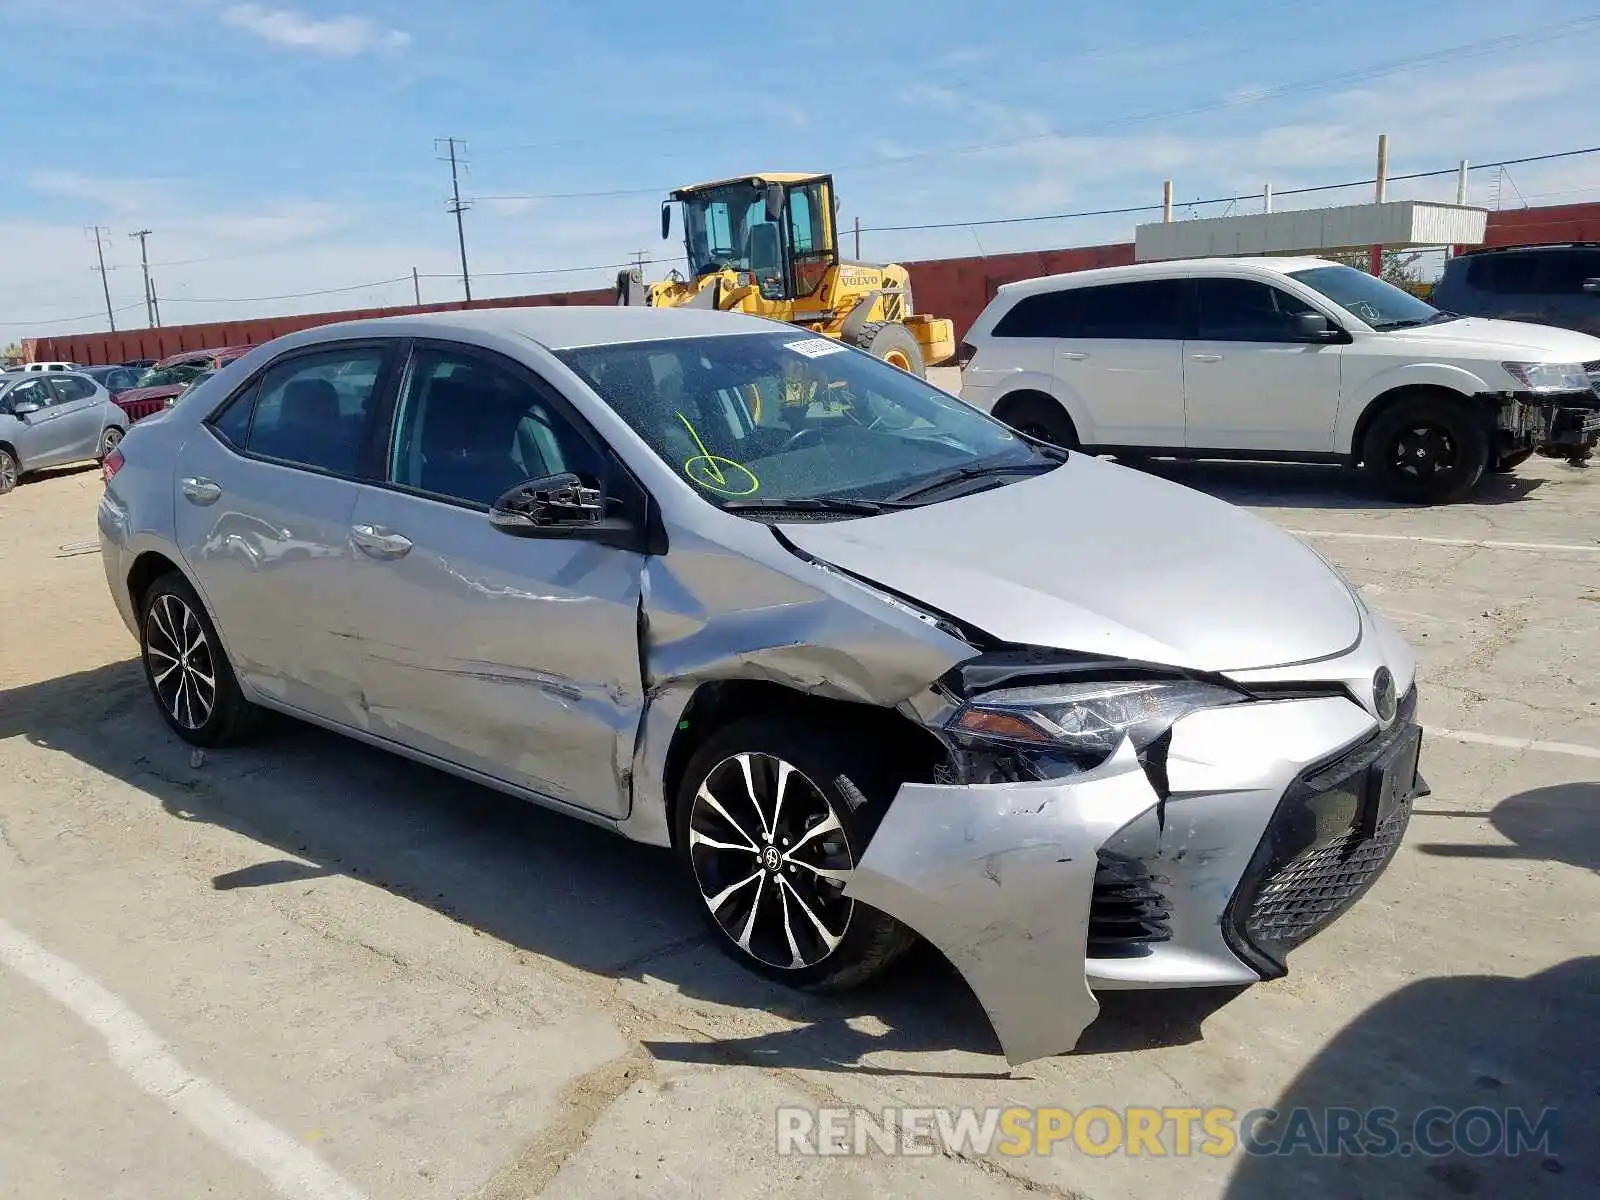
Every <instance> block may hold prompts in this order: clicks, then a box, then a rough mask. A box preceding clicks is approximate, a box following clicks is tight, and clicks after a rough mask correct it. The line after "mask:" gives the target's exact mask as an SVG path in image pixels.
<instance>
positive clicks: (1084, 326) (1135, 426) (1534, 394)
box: [959, 258, 1600, 501]
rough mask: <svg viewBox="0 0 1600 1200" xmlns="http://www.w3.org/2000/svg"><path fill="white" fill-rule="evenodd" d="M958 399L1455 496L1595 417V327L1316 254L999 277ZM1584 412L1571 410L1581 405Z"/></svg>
mask: <svg viewBox="0 0 1600 1200" xmlns="http://www.w3.org/2000/svg"><path fill="white" fill-rule="evenodd" d="M959 358H960V362H961V366H962V381H961V397H962V399H963V400H966V401H967V402H968V403H970V404H973V405H975V406H976V407H978V408H980V409H983V410H985V411H987V412H992V413H993V414H994V415H995V416H997V417H999V418H1000V419H1001V420H1003V421H1005V422H1006V423H1007V424H1009V425H1011V426H1013V427H1014V428H1016V429H1018V430H1020V431H1022V432H1024V433H1027V434H1030V435H1032V436H1035V437H1039V438H1043V439H1045V440H1047V441H1051V442H1054V443H1056V444H1058V445H1065V446H1068V447H1074V448H1079V447H1081V448H1082V449H1084V450H1087V451H1089V452H1091V453H1097V454H1100V453H1107V454H1123V455H1129V456H1134V455H1139V454H1141V453H1142V454H1156V455H1160V456H1166V457H1183V458H1247V459H1265V460H1277V461H1285V462H1340V463H1349V464H1361V465H1363V466H1364V467H1365V468H1366V469H1367V471H1368V472H1369V473H1370V475H1371V476H1372V477H1373V479H1374V480H1375V482H1377V484H1378V485H1379V486H1380V487H1381V489H1382V490H1383V491H1384V492H1385V493H1386V494H1388V495H1390V496H1392V497H1394V498H1396V499H1403V500H1412V501H1444V500H1453V499H1459V498H1460V497H1462V496H1464V495H1466V494H1467V493H1468V492H1469V491H1471V490H1472V488H1473V487H1474V486H1475V485H1476V484H1477V482H1478V480H1479V479H1480V478H1481V477H1482V475H1483V473H1484V472H1485V471H1486V470H1512V469H1514V468H1515V467H1516V466H1517V464H1519V463H1521V462H1522V461H1523V460H1525V459H1526V458H1527V457H1528V456H1529V455H1530V454H1532V453H1533V452H1534V450H1535V449H1538V448H1540V447H1545V446H1549V445H1550V444H1551V443H1552V440H1553V436H1552V429H1553V428H1555V427H1556V424H1557V422H1556V420H1555V417H1556V413H1557V411H1558V410H1560V409H1563V408H1567V409H1577V410H1580V411H1579V412H1578V413H1577V414H1576V415H1577V416H1578V419H1577V420H1576V421H1575V422H1563V423H1562V425H1563V428H1566V429H1569V430H1570V431H1571V432H1565V433H1562V434H1560V435H1558V437H1568V436H1572V437H1578V438H1580V439H1591V440H1592V438H1593V436H1594V433H1595V431H1596V430H1597V429H1600V409H1597V408H1596V405H1595V401H1596V398H1597V396H1600V338H1594V337H1590V336H1588V335H1587V334H1581V333H1575V332H1572V331H1569V330H1565V329H1555V328H1551V327H1548V326H1542V325H1530V324H1523V323H1521V322H1516V321H1492V320H1484V319H1480V318H1476V317H1458V316H1456V315H1455V314H1453V313H1448V312H1442V311H1440V310H1439V309H1436V308H1434V307H1433V306H1432V305H1429V304H1427V303H1425V302H1424V301H1422V300H1419V299H1418V298H1417V297H1415V296H1413V295H1412V294H1411V293H1409V292H1406V291H1403V290H1402V289H1400V288H1397V287H1395V286H1393V285H1392V284H1389V283H1386V282H1384V281H1383V280H1381V279H1378V278H1376V277H1374V276H1372V275H1368V274H1366V273H1365V272H1362V271H1358V270H1355V269H1354V268H1351V267H1346V266H1341V265H1339V264H1337V263H1332V262H1328V261H1327V260H1326V259H1320V258H1224V259H1190V260H1181V261H1176V262H1163V263H1144V264H1140V265H1137V266H1131V267H1109V268H1104V269H1101V270H1093V271H1078V272H1074V273H1071V274H1065V275H1054V276H1049V277H1047V278H1042V279H1029V280H1025V281H1022V282H1018V283H1011V284H1006V285H1004V286H1003V287H1001V288H1000V290H999V292H998V294H997V295H996V296H995V298H994V299H993V300H991V301H990V302H989V304H988V306H987V307H986V308H985V309H984V310H983V312H982V313H981V314H980V315H979V317H978V320H977V322H976V323H975V324H974V325H973V327H972V329H971V330H970V331H969V332H968V334H967V336H966V339H965V341H964V342H963V343H962V346H961V351H960V356H959ZM1568 415H1573V414H1570V413H1569V414H1568Z"/></svg>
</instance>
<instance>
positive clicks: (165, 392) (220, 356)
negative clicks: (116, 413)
mask: <svg viewBox="0 0 1600 1200" xmlns="http://www.w3.org/2000/svg"><path fill="white" fill-rule="evenodd" d="M251 349H252V347H250V346H224V347H222V348H221V349H218V350H187V351H185V352H184V353H182V354H169V355H168V356H167V357H166V358H163V359H162V360H161V361H160V362H158V363H156V365H155V366H153V367H150V368H149V369H148V370H146V371H145V372H144V374H142V375H140V376H139V379H138V382H137V384H136V385H135V386H134V387H132V388H129V389H128V390H127V391H125V392H118V393H117V394H116V395H114V396H112V399H113V400H115V401H116V402H117V403H118V404H120V405H121V406H122V409H123V411H124V412H126V413H127V414H128V420H130V421H137V420H139V418H140V417H148V416H149V415H150V414H151V413H158V412H160V411H161V410H162V409H163V408H165V407H166V406H167V401H168V400H170V399H171V398H172V397H174V396H176V395H178V394H179V393H180V392H182V391H183V388H184V385H185V384H187V383H188V382H189V381H190V380H192V379H193V378H194V377H195V376H197V375H199V374H201V373H202V372H204V371H215V370H218V369H219V368H221V367H225V366H227V365H228V364H229V363H231V362H232V361H233V360H234V359H236V358H241V357H243V356H244V355H245V354H247V353H249V352H250V350H251Z"/></svg>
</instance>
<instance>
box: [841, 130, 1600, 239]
mask: <svg viewBox="0 0 1600 1200" xmlns="http://www.w3.org/2000/svg"><path fill="white" fill-rule="evenodd" d="M1584 154H1600V146H1586V147H1584V148H1583V149H1581V150H1562V151H1558V152H1557V153H1554V154H1533V155H1529V156H1527V157H1524V158H1508V159H1504V160H1502V161H1501V162H1487V163H1478V164H1477V165H1476V166H1471V167H1468V168H1467V169H1468V170H1469V171H1487V170H1492V169H1496V168H1499V167H1513V166H1517V165H1519V164H1521V163H1534V162H1550V161H1552V160H1554V159H1558V158H1576V157H1578V156H1580V155H1584ZM1457 169H1458V168H1456V167H1444V168H1441V169H1440V170H1437V171H1413V172H1411V173H1410V174H1407V175H1390V176H1388V181H1389V182H1390V183H1403V182H1406V181H1407V180H1413V179H1437V178H1439V177H1441V176H1444V175H1454V174H1455V173H1456V171H1457ZM1376 182H1377V180H1376V179H1353V180H1351V181H1349V182H1348V183H1322V184H1317V185H1315V186H1312V187H1298V188H1282V189H1279V188H1274V189H1273V190H1272V194H1273V196H1275V197H1276V196H1309V195H1312V194H1314V193H1318V192H1338V191H1343V190H1345V189H1347V188H1353V187H1370V186H1371V185H1372V184H1374V183H1376ZM1239 199H1240V197H1239V196H1238V195H1232V196H1213V197H1211V198H1210V199H1208V200H1187V201H1184V204H1185V205H1187V206H1189V207H1199V206H1201V205H1205V204H1229V203H1232V202H1234V201H1237V200H1239ZM1160 209H1161V205H1159V204H1135V205H1129V206H1127V207H1125V208H1098V209H1082V210H1079V211H1077V212H1061V213H1040V214H1037V215H1033V216H1025V217H987V218H984V219H981V220H976V221H938V222H933V223H930V224H926V225H876V226H865V227H863V228H862V230H861V232H862V233H906V232H913V231H919V230H927V229H970V228H972V227H974V226H978V227H983V226H988V225H1026V224H1032V223H1034V222H1038V221H1069V220H1075V219H1077V218H1080V217H1114V216H1125V215H1127V214H1130V213H1141V212H1158V211H1160Z"/></svg>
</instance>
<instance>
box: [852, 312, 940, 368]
mask: <svg viewBox="0 0 1600 1200" xmlns="http://www.w3.org/2000/svg"><path fill="white" fill-rule="evenodd" d="M856 345H857V346H860V347H861V349H863V350H865V351H866V352H867V353H868V354H870V355H872V356H873V357H874V358H881V359H883V361H884V362H886V363H888V364H889V365H890V366H894V367H899V368H900V369H901V370H902V371H905V372H907V373H908V374H911V375H915V376H916V377H917V378H918V379H926V378H927V377H928V368H927V364H925V363H924V362H923V361H922V347H921V346H920V345H918V344H917V339H916V338H915V337H913V336H912V335H911V331H910V330H909V329H907V328H906V327H905V326H904V325H902V324H901V323H900V322H899V321H874V322H872V323H871V324H870V325H863V326H862V327H861V331H860V332H859V333H857V334H856Z"/></svg>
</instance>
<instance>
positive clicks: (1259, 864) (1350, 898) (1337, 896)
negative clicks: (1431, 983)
mask: <svg viewBox="0 0 1600 1200" xmlns="http://www.w3.org/2000/svg"><path fill="white" fill-rule="evenodd" d="M1416 708H1417V693H1416V689H1415V688H1412V689H1411V691H1410V692H1408V693H1407V695H1406V697H1405V699H1404V700H1403V701H1402V702H1401V705H1400V711H1399V714H1398V715H1397V718H1396V720H1395V722H1394V724H1393V725H1391V726H1390V727H1389V728H1388V729H1386V730H1383V731H1381V732H1379V733H1377V734H1374V735H1373V736H1372V737H1371V738H1369V739H1367V740H1366V741H1365V742H1363V743H1361V744H1360V745H1359V746H1356V747H1354V748H1353V749H1351V750H1348V751H1346V752H1345V753H1343V754H1341V755H1339V756H1338V757H1336V758H1334V759H1332V760H1330V761H1327V762H1323V763H1318V764H1314V765H1313V766H1311V767H1309V768H1307V769H1306V770H1305V771H1303V772H1302V773H1301V774H1300V776H1299V777H1298V778H1297V779H1296V780H1295V781H1294V782H1293V783H1292V784H1290V785H1289V787H1288V788H1287V789H1286V790H1285V792H1284V795H1283V799H1282V800H1281V801H1279V803H1278V807H1277V809H1276V810H1275V811H1274V812H1273V814H1272V820H1271V821H1269V822H1268V824H1267V829H1266V832H1265V833H1264V834H1263V835H1262V838H1261V842H1260V844H1259V845H1258V846H1257V847H1256V851H1255V854H1254V856H1253V857H1252V858H1251V861H1250V866H1249V867H1248V868H1247V869H1246V871H1245V874H1244V878H1243V879H1242V880H1241V882H1240V885H1239V887H1238V889H1237V890H1236V891H1235V892H1234V895H1233V899H1232V900H1231V901H1230V902H1229V905H1228V911H1227V913H1226V914H1225V915H1224V917H1223V923H1222V925H1223V932H1224V934H1225V936H1226V937H1227V938H1228V941H1229V943H1230V945H1232V946H1233V949H1234V951H1235V952H1236V953H1238V954H1239V955H1240V957H1241V958H1243V959H1245V961H1247V962H1249V963H1250V964H1251V965H1252V966H1254V967H1255V968H1256V969H1257V970H1258V971H1260V972H1261V973H1262V974H1263V975H1264V976H1267V977H1269V978H1271V977H1275V976H1278V975H1282V974H1283V973H1284V959H1285V957H1286V956H1287V955H1288V953H1289V951H1290V950H1292V949H1294V947H1296V946H1298V945H1300V944H1301V943H1302V942H1304V941H1305V940H1306V939H1308V938H1309V937H1311V936H1312V935H1313V934H1315V933H1317V932H1319V931H1320V930H1323V929H1325V928H1327V927H1328V926H1329V925H1331V924H1332V923H1333V922H1334V921H1335V920H1336V919H1337V918H1338V917H1339V916H1341V915H1342V914H1343V913H1344V912H1345V911H1346V910H1348V909H1349V908H1350V907H1351V906H1352V905H1353V904H1354V903H1355V902H1356V901H1357V900H1358V899H1359V898H1360V897H1361V895H1362V893H1364V892H1365V891H1366V890H1367V888H1369V887H1370V886H1371V885H1372V884H1373V882H1374V881H1375V880H1376V879H1377V878H1378V876H1379V875H1380V874H1382V873H1383V870H1384V868H1385V867H1387V866H1388V865H1389V861H1390V860H1391V859H1392V858H1393V857H1394V854H1395V851H1396V850H1397V849H1398V848H1399V846H1400V841H1401V838H1402V837H1403V836H1404V835H1405V831H1406V826H1407V825H1408V824H1409V823H1410V819H1411V805H1410V803H1409V802H1408V803H1404V804H1401V805H1400V806H1399V808H1397V809H1396V810H1395V811H1394V812H1393V813H1391V814H1390V815H1389V817H1388V818H1387V819H1386V820H1385V821H1384V822H1383V823H1382V824H1380V825H1379V826H1378V827H1377V828H1376V829H1373V830H1370V831H1369V830H1366V829H1362V828H1359V827H1358V825H1357V821H1358V818H1359V817H1360V814H1361V806H1362V802H1363V799H1364V797H1365V795H1366V790H1367V777H1368V771H1369V769H1370V768H1371V767H1372V765H1373V763H1375V762H1376V761H1377V760H1378V759H1379V758H1380V757H1382V756H1383V755H1384V753H1386V752H1387V751H1388V750H1389V749H1391V748H1392V747H1393V746H1394V745H1395V744H1396V743H1397V742H1399V741H1400V740H1401V739H1402V738H1405V737H1408V736H1410V735H1411V734H1412V733H1413V732H1414V730H1415V725H1414V719H1415V715H1416Z"/></svg>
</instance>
